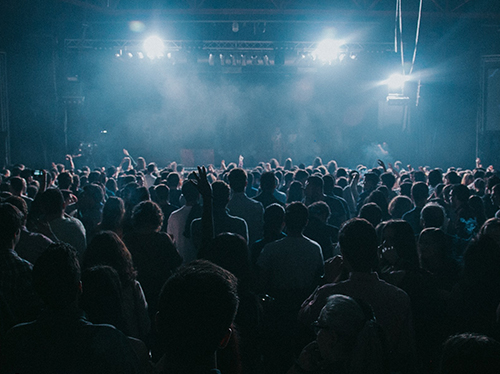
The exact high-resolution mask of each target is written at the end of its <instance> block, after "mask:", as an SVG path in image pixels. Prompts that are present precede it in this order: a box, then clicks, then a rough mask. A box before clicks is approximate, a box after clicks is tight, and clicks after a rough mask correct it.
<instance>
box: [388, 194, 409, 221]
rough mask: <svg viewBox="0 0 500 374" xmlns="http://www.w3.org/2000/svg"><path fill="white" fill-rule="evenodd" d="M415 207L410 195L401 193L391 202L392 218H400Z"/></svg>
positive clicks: (390, 212) (390, 211)
mask: <svg viewBox="0 0 500 374" xmlns="http://www.w3.org/2000/svg"><path fill="white" fill-rule="evenodd" d="M412 208H413V203H412V202H411V199H410V198H409V197H408V196H403V195H399V196H396V197H395V198H393V199H392V200H391V202H390V203H389V208H388V209H389V214H390V215H391V218H392V219H400V218H402V217H403V215H404V214H405V213H406V212H409V211H410V210H411V209H412Z"/></svg>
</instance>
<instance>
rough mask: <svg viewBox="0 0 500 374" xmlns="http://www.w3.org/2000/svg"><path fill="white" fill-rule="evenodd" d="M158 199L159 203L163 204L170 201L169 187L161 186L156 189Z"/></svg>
mask: <svg viewBox="0 0 500 374" xmlns="http://www.w3.org/2000/svg"><path fill="white" fill-rule="evenodd" d="M154 191H155V194H156V198H157V199H158V202H160V203H163V202H167V201H168V197H169V195H170V188H168V186H167V185H164V184H159V185H157V186H156V187H155V189H154Z"/></svg>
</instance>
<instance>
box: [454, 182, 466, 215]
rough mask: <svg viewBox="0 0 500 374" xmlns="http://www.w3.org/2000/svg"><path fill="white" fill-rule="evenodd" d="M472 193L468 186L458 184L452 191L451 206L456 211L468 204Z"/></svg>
mask: <svg viewBox="0 0 500 374" xmlns="http://www.w3.org/2000/svg"><path fill="white" fill-rule="evenodd" d="M469 196H470V191H469V189H468V188H467V186H464V185H463V184H456V185H454V186H453V187H452V189H451V205H452V207H453V208H454V209H457V208H458V207H460V206H462V205H464V204H467V201H468V200H469Z"/></svg>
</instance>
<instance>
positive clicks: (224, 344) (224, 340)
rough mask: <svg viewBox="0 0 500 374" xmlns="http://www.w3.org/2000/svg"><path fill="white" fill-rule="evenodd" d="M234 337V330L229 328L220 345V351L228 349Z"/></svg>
mask: <svg viewBox="0 0 500 374" xmlns="http://www.w3.org/2000/svg"><path fill="white" fill-rule="evenodd" d="M232 335H233V330H232V329H231V328H230V327H229V328H228V329H227V331H226V334H225V335H224V337H223V338H222V340H221V341H220V343H219V349H224V348H226V346H227V344H228V343H229V340H230V339H231V336H232Z"/></svg>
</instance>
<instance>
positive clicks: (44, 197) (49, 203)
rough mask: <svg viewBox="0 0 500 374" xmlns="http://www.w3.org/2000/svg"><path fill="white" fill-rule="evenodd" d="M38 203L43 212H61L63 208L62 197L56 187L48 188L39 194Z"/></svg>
mask: <svg viewBox="0 0 500 374" xmlns="http://www.w3.org/2000/svg"><path fill="white" fill-rule="evenodd" d="M40 204H41V206H42V210H43V212H44V213H45V214H61V213H62V212H63V210H64V197H63V194H62V192H61V191H60V190H59V189H57V188H49V189H48V190H46V191H45V192H43V193H42V194H41V195H40Z"/></svg>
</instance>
